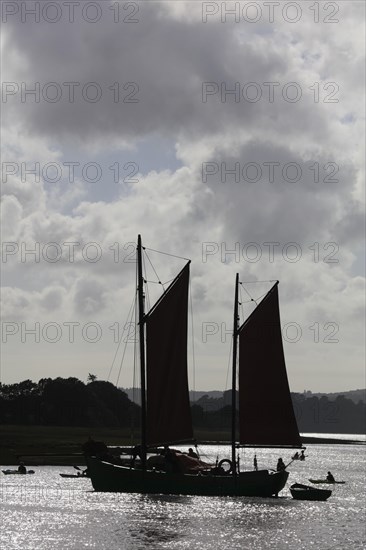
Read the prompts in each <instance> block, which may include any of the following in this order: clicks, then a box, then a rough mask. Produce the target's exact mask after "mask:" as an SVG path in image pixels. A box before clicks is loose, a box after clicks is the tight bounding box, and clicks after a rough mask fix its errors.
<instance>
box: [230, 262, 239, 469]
mask: <svg viewBox="0 0 366 550" xmlns="http://www.w3.org/2000/svg"><path fill="white" fill-rule="evenodd" d="M238 293H239V273H237V274H236V279H235V300H234V328H233V367H232V376H233V377H232V390H231V403H232V405H231V462H232V467H233V476H234V478H235V477H236V474H237V470H236V457H235V441H236V360H237V348H238Z"/></svg>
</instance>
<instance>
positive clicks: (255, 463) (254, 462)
mask: <svg viewBox="0 0 366 550" xmlns="http://www.w3.org/2000/svg"><path fill="white" fill-rule="evenodd" d="M253 464H254V469H255V470H258V462H257V455H254V460H253Z"/></svg>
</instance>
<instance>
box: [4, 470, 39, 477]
mask: <svg viewBox="0 0 366 550" xmlns="http://www.w3.org/2000/svg"><path fill="white" fill-rule="evenodd" d="M2 472H3V474H5V475H6V476H9V475H12V476H15V475H18V476H26V475H28V474H34V470H28V471H27V472H18V470H2Z"/></svg>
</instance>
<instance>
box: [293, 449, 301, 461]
mask: <svg viewBox="0 0 366 550" xmlns="http://www.w3.org/2000/svg"><path fill="white" fill-rule="evenodd" d="M292 460H299V453H298V452H297V451H296V453H295V454H294V456H293V457H292Z"/></svg>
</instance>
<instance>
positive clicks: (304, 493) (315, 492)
mask: <svg viewBox="0 0 366 550" xmlns="http://www.w3.org/2000/svg"><path fill="white" fill-rule="evenodd" d="M290 492H291V495H292V498H294V499H295V500H327V499H328V498H329V497H330V495H331V494H332V491H329V489H316V488H315V487H310V486H309V485H302V484H301V483H294V484H293V485H291V487H290Z"/></svg>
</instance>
